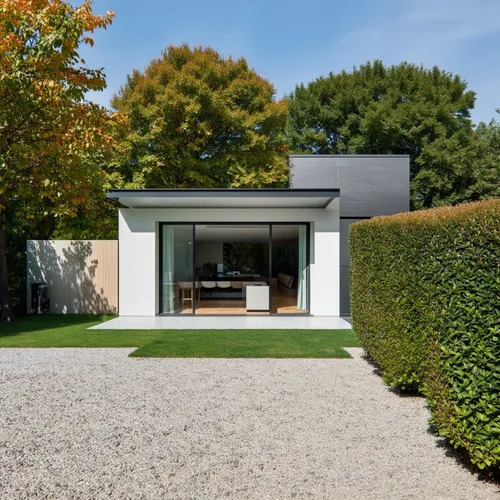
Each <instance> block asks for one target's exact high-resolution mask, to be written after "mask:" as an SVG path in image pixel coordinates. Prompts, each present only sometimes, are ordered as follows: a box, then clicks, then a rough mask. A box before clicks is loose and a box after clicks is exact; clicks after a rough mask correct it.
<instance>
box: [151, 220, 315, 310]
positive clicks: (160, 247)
mask: <svg viewBox="0 0 500 500" xmlns="http://www.w3.org/2000/svg"><path fill="white" fill-rule="evenodd" d="M257 224H259V225H262V226H268V228H269V246H268V252H269V312H268V313H267V314H266V313H263V314H262V316H310V315H311V312H310V311H311V223H310V222H289V221H287V222H277V221H274V222H262V221H253V222H249V221H245V222H240V221H234V222H227V221H225V222H218V221H196V222H174V221H172V222H159V223H158V241H159V245H158V251H159V254H158V268H159V269H158V270H159V272H158V273H157V276H156V279H157V280H159V281H158V291H159V307H158V310H159V313H158V315H159V316H196V306H197V300H198V299H197V293H196V292H197V288H196V287H197V284H198V283H197V281H198V280H197V277H196V226H197V225H217V226H219V225H227V226H234V225H241V226H244V225H249V226H250V225H257ZM273 225H274V226H306V234H307V243H306V259H307V260H306V262H307V310H306V312H303V313H281V314H280V313H278V312H276V313H273V312H272V304H273V302H272V299H273V287H272V281H271V278H272V263H273V246H272V245H273V241H272V239H273ZM164 226H192V231H193V232H192V235H193V236H192V237H193V251H192V253H193V258H192V266H193V267H192V270H193V288H192V294H193V300H192V305H193V307H192V309H193V310H192V312H191V313H182V312H179V313H165V312H162V310H161V309H162V305H163V286H162V282H161V277H162V276H163V227H164ZM203 316H213V317H217V316H220V317H224V316H225V317H232V316H247V313H245V314H205V315H203ZM252 316H255V314H252Z"/></svg>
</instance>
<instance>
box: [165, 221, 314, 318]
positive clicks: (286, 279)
mask: <svg viewBox="0 0 500 500" xmlns="http://www.w3.org/2000/svg"><path fill="white" fill-rule="evenodd" d="M160 227H161V234H160V243H161V244H160V256H161V259H160V260H161V262H160V267H161V271H160V272H161V281H160V282H161V286H160V310H161V314H197V315H214V314H215V315H255V314H257V315H269V314H307V313H308V312H309V225H308V224H288V223H287V224H250V223H240V224H228V223H220V224H219V223H206V224H166V223H165V224H161V226H160Z"/></svg>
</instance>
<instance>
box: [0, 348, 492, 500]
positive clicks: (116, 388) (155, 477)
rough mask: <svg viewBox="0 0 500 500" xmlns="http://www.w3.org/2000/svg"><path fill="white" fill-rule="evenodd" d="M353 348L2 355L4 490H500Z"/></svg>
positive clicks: (193, 494)
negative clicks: (340, 355) (299, 354)
mask: <svg viewBox="0 0 500 500" xmlns="http://www.w3.org/2000/svg"><path fill="white" fill-rule="evenodd" d="M349 351H350V352H351V353H353V355H354V356H355V358H354V359H350V360H349V359H333V360H310V359H308V360H306V359H303V360H301V359H294V360H272V359H255V360H253V359H133V358H128V357H127V354H128V353H129V352H131V350H130V349H24V350H21V349H0V498H2V499H5V498H22V499H25V498H64V499H66V498H82V499H89V498H120V499H121V498H127V499H128V498H133V499H135V498H145V499H156V498H175V499H178V498H179V499H183V498H196V499H198V498H237V499H240V498H241V499H246V498H252V499H265V498H272V499H279V498H328V499H344V498H345V499H363V500H367V499H384V500H386V499H398V500H399V499H410V498H412V499H419V500H420V499H444V498H446V499H453V500H457V499H467V500H472V499H481V500H487V499H492V498H495V499H498V498H499V495H498V494H497V492H498V487H496V486H494V485H492V484H489V483H484V482H481V481H479V480H477V478H476V477H475V476H474V475H472V474H471V473H470V472H469V471H468V470H466V469H464V468H463V467H462V466H461V465H459V463H458V462H457V461H456V460H455V458H453V456H447V453H449V452H448V451H447V449H446V448H443V447H442V446H439V440H438V439H437V438H436V437H435V436H433V435H431V434H429V433H428V432H427V418H428V413H427V410H426V407H425V403H424V400H423V399H421V398H412V397H405V398H403V397H399V396H397V395H396V394H394V393H392V392H391V391H390V390H388V389H387V388H386V387H384V386H383V384H382V382H381V380H380V378H379V377H377V376H376V375H374V374H373V369H372V367H371V366H370V365H369V364H367V363H366V362H365V361H364V360H363V359H362V358H360V350H359V349H349Z"/></svg>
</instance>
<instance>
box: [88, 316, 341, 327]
mask: <svg viewBox="0 0 500 500" xmlns="http://www.w3.org/2000/svg"><path fill="white" fill-rule="evenodd" d="M265 329H270V330H272V329H280V330H289V329H295V330H350V329H351V325H350V324H349V323H348V322H347V321H345V320H343V319H342V318H339V317H338V316H152V317H150V316H120V317H118V318H114V319H112V320H110V321H106V322H104V323H101V324H99V325H96V326H93V327H91V328H89V330H265Z"/></svg>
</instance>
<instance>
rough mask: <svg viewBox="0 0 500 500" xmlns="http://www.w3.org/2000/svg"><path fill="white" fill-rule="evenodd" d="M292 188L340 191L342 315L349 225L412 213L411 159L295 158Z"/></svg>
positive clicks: (347, 311)
mask: <svg viewBox="0 0 500 500" xmlns="http://www.w3.org/2000/svg"><path fill="white" fill-rule="evenodd" d="M290 187H291V188H295V189H300V188H308V189H320V188H323V189H325V188H333V189H340V217H343V219H341V221H340V312H341V314H342V315H349V314H350V306H349V242H348V233H349V225H350V224H351V223H352V222H356V221H357V220H362V219H364V218H370V217H374V216H377V215H392V214H396V213H399V212H407V211H408V210H409V209H410V158H409V156H406V155H293V156H290Z"/></svg>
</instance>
